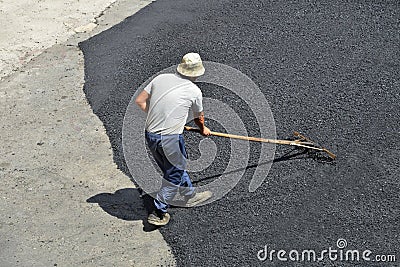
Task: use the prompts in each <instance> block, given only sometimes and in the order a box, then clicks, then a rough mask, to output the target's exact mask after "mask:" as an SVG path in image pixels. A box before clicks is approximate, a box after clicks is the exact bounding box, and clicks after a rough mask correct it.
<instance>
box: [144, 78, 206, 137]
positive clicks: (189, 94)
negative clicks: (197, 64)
mask: <svg viewBox="0 0 400 267" xmlns="http://www.w3.org/2000/svg"><path fill="white" fill-rule="evenodd" d="M144 90H145V91H146V92H147V93H149V94H150V101H149V108H148V113H147V119H146V131H148V132H151V133H156V134H162V135H167V134H181V133H182V132H183V128H184V126H185V124H186V120H187V117H188V113H189V110H190V108H191V109H192V111H193V114H194V116H195V117H197V116H198V114H199V113H200V112H202V111H203V104H202V100H203V96H202V93H201V90H200V88H199V87H197V85H195V84H194V83H193V82H191V81H190V80H188V79H185V78H183V77H181V76H179V74H172V73H168V74H160V75H158V76H157V77H155V78H154V79H153V80H152V81H151V82H150V83H149V84H148V85H147V86H146V87H145V88H144Z"/></svg>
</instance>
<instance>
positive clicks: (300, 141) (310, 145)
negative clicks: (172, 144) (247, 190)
mask: <svg viewBox="0 0 400 267" xmlns="http://www.w3.org/2000/svg"><path fill="white" fill-rule="evenodd" d="M185 130H186V131H192V132H200V130H199V129H197V128H193V127H190V126H185ZM293 134H294V136H295V137H296V138H297V139H295V140H276V139H265V138H258V137H249V136H242V135H235V134H227V133H220V132H211V135H213V136H219V137H226V138H232V139H240V140H246V141H253V142H261V143H271V144H279V145H289V146H295V147H300V148H303V149H306V150H312V151H318V152H323V153H326V154H328V156H329V157H330V158H331V159H332V160H334V159H336V155H335V154H334V153H332V152H331V151H329V150H328V149H327V148H325V147H323V146H320V145H319V144H317V143H316V142H314V141H312V140H310V139H309V138H307V137H305V136H304V135H302V134H300V133H299V132H294V133H293Z"/></svg>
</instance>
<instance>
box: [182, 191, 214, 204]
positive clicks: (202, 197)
mask: <svg viewBox="0 0 400 267" xmlns="http://www.w3.org/2000/svg"><path fill="white" fill-rule="evenodd" d="M211 197H212V192H211V191H204V192H200V193H195V194H194V195H192V196H191V197H189V198H186V207H194V206H196V205H198V204H200V203H202V202H204V201H206V200H208V199H210V198H211Z"/></svg>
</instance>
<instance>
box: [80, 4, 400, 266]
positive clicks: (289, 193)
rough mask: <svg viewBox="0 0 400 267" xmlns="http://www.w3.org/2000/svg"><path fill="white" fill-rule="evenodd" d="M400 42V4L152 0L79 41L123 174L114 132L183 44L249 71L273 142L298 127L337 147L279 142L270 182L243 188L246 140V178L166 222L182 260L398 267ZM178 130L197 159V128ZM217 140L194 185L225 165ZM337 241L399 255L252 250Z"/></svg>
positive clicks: (208, 91) (209, 91) (220, 95)
mask: <svg viewBox="0 0 400 267" xmlns="http://www.w3.org/2000/svg"><path fill="white" fill-rule="evenodd" d="M399 44H400V4H399V2H398V1H397V0H388V1H357V0H354V1H339V0H332V1H267V0H264V1H262V0H260V1H253V0H251V1H243V0H241V1H239V0H232V1H227V0H222V1H221V0H220V1H210V0H207V1H194V0H158V1H156V2H153V3H152V4H150V5H149V6H147V7H146V8H144V9H142V10H141V11H139V12H138V13H137V14H135V15H133V16H132V17H130V18H128V19H126V20H125V21H123V22H122V23H120V24H118V25H116V26H114V27H112V28H111V29H109V30H107V31H105V32H103V33H101V34H99V35H97V36H95V37H93V38H91V39H89V40H87V41H85V42H83V43H81V44H80V47H81V49H82V50H83V52H84V55H85V93H86V96H87V98H88V101H89V103H90V104H91V106H92V108H93V110H94V112H95V114H96V115H97V116H98V117H99V118H100V119H101V120H102V121H103V123H104V125H105V127H106V130H107V133H108V136H109V138H110V141H111V143H112V148H113V151H114V160H115V162H116V163H117V164H118V166H119V168H120V169H121V170H122V171H124V172H125V173H127V174H128V175H129V171H128V170H127V167H126V164H125V162H124V156H123V153H122V145H121V131H122V121H123V117H124V113H125V110H126V107H127V105H128V103H129V101H130V99H131V97H132V96H133V94H134V93H135V90H136V88H137V87H139V86H140V85H141V84H142V83H143V82H144V81H145V80H146V79H147V78H149V77H151V76H152V75H153V74H155V73H156V72H158V71H160V70H162V69H164V68H167V67H169V66H171V65H175V64H177V63H179V61H180V58H181V56H182V55H184V54H185V53H187V52H191V51H196V52H199V53H200V54H201V56H202V58H203V60H208V61H214V62H219V63H223V64H226V65H229V66H232V67H234V68H236V69H238V70H240V71H242V72H243V73H245V74H246V75H248V76H249V77H250V78H251V79H252V80H253V81H254V82H255V83H256V84H257V85H258V86H259V87H260V89H261V90H262V92H263V93H264V95H265V97H266V99H267V100H268V101H269V104H270V106H271V109H272V112H273V115H274V118H275V123H276V132H277V136H278V137H279V138H287V137H290V136H291V133H292V132H293V130H299V131H301V132H303V133H305V134H306V135H307V136H309V137H311V138H313V139H315V140H318V141H319V142H320V143H323V144H325V145H326V146H328V147H329V148H331V149H332V150H333V151H334V152H336V153H337V154H338V158H337V160H336V162H335V163H330V162H325V161H321V160H319V159H315V158H313V157H308V156H307V155H299V156H296V157H281V156H282V155H284V154H285V153H286V152H288V151H290V148H287V147H282V146H279V147H277V151H276V160H275V162H274V164H273V165H272V168H271V171H270V173H269V175H268V177H267V179H266V180H265V182H264V183H263V184H262V186H261V187H260V188H258V189H257V190H256V191H255V192H253V193H249V192H248V184H249V182H250V180H251V178H252V174H253V172H254V166H253V165H254V164H255V162H257V160H258V158H257V155H258V149H259V147H258V146H257V145H256V144H252V147H251V148H252V155H251V158H250V161H249V163H248V165H249V167H248V168H247V170H246V173H245V175H244V177H243V178H242V179H241V181H240V182H239V184H238V185H237V186H236V187H235V188H234V190H232V191H231V192H230V193H228V194H227V195H226V196H225V197H224V198H223V199H221V200H219V201H216V202H214V203H212V204H210V205H206V206H202V207H198V208H193V209H181V208H173V209H171V211H170V212H171V215H172V219H171V222H170V224H169V225H168V226H166V227H164V228H161V229H160V230H161V232H162V234H163V236H164V237H165V240H166V241H167V242H168V244H169V245H170V246H171V247H172V250H173V253H174V255H175V256H176V258H177V261H178V265H179V266H399V264H400V243H399V239H400V237H399V234H400V223H399V222H400V216H399V214H400V204H399V203H400V180H399V166H400V164H399V148H400V147H399V144H400V142H399V113H400V109H399V106H400V64H399V60H400V45H399ZM199 86H200V87H201V88H202V89H203V90H204V94H205V95H206V96H209V97H213V98H216V99H220V100H223V101H225V102H226V103H228V104H230V105H231V107H232V108H234V109H235V111H236V112H237V113H238V114H239V115H240V116H241V117H242V118H243V121H244V122H245V125H246V127H247V129H248V132H249V135H257V134H258V132H257V131H258V130H257V123H256V122H255V121H252V120H251V117H252V116H251V115H252V113H251V111H250V110H249V107H247V106H246V105H245V104H243V103H242V104H240V103H239V104H237V102H235V99H234V96H232V95H229V92H225V91H224V88H218V87H212V86H210V85H207V84H199ZM207 108H209V109H211V108H212V107H205V112H206V113H207ZM251 108H257V107H251ZM221 116H223V114H221ZM209 123H210V125H211V127H212V128H213V129H215V130H223V129H218V123H213V122H211V121H210V122H209ZM138 138H142V137H138ZM185 138H186V140H187V146H188V150H189V154H190V155H191V156H192V157H196V155H197V153H198V151H197V149H198V148H197V141H198V140H199V139H201V137H198V136H195V134H194V133H185ZM213 139H214V140H215V141H216V142H217V146H218V149H219V152H218V153H219V154H218V157H217V160H216V161H215V162H214V163H213V165H212V166H211V167H210V168H208V169H207V170H206V171H204V172H202V173H200V174H199V173H197V174H193V175H192V177H193V180H195V181H197V183H201V182H204V180H203V181H202V179H203V178H207V177H215V176H218V174H219V173H221V172H222V171H223V170H224V168H225V167H226V162H227V161H228V160H229V155H227V154H226V153H225V152H224V151H227V149H228V147H229V142H227V141H223V140H221V139H217V138H213ZM132 178H133V179H135V177H132ZM128 217H129V216H128ZM143 219H145V218H143ZM339 238H344V239H346V240H347V242H348V246H347V248H346V249H359V250H361V251H362V250H366V249H369V250H371V251H372V252H373V254H372V255H375V254H396V256H397V263H386V264H378V263H367V262H363V261H360V262H354V261H353V262H345V261H332V260H329V259H328V258H327V257H325V259H324V260H323V261H322V262H318V263H310V262H279V261H278V260H277V259H276V258H274V261H273V262H270V261H268V260H266V261H260V260H259V259H257V252H258V251H259V250H261V249H263V248H264V246H265V245H268V247H269V248H271V249H276V250H279V249H284V250H286V251H290V250H292V249H295V250H300V251H301V250H303V249H314V250H316V251H322V250H324V249H328V248H329V247H332V248H337V247H336V241H337V240H338V239H339ZM132 242H134V238H133V239H132Z"/></svg>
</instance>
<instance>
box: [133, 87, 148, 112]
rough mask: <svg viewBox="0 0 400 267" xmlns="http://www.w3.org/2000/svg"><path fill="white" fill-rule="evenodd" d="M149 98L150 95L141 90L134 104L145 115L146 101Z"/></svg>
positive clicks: (146, 109)
mask: <svg viewBox="0 0 400 267" xmlns="http://www.w3.org/2000/svg"><path fill="white" fill-rule="evenodd" d="M149 98H150V94H149V93H147V92H146V91H145V90H143V91H142V92H141V93H140V94H139V95H138V96H137V97H136V99H135V103H136V104H137V105H138V106H139V107H140V109H141V110H143V111H144V112H146V113H147V111H148V109H149V107H148V103H147V102H148V100H149Z"/></svg>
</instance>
